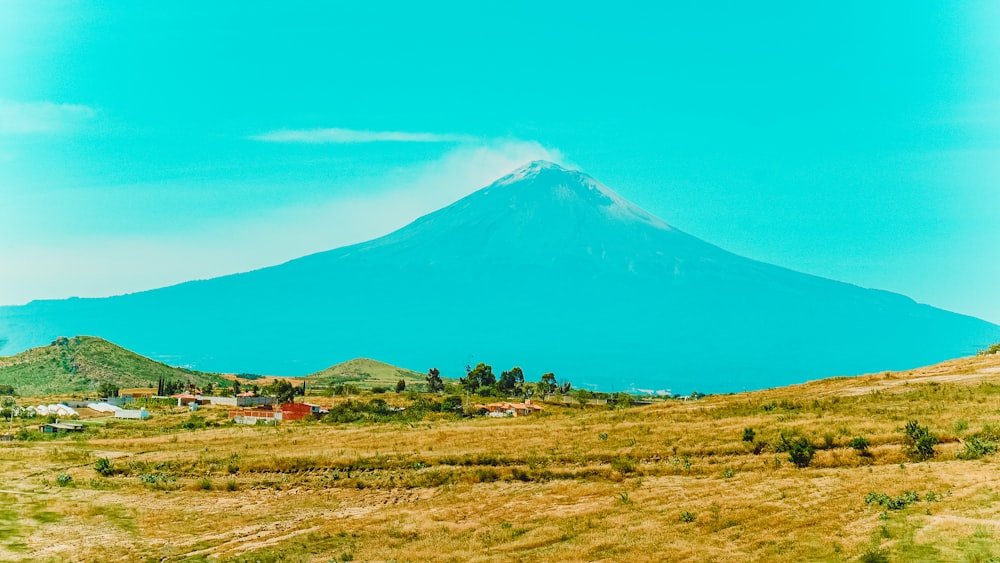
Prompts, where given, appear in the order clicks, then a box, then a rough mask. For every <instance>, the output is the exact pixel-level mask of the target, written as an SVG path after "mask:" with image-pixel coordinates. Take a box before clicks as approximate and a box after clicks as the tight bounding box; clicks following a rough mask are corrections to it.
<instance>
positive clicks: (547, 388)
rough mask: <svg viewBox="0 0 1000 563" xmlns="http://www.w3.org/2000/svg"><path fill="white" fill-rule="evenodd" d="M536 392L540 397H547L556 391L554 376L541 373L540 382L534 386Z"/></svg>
mask: <svg viewBox="0 0 1000 563" xmlns="http://www.w3.org/2000/svg"><path fill="white" fill-rule="evenodd" d="M535 388H536V389H538V392H539V393H541V394H542V395H548V394H549V393H553V392H555V390H556V374H554V373H551V372H550V373H543V374H542V380H541V381H539V382H538V384H537V385H535Z"/></svg>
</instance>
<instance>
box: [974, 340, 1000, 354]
mask: <svg viewBox="0 0 1000 563" xmlns="http://www.w3.org/2000/svg"><path fill="white" fill-rule="evenodd" d="M990 354H1000V342H997V343H996V344H991V345H990V346H989V347H988V348H986V349H985V350H980V351H979V355H980V356H988V355H990Z"/></svg>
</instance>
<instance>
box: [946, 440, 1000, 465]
mask: <svg viewBox="0 0 1000 563" xmlns="http://www.w3.org/2000/svg"><path fill="white" fill-rule="evenodd" d="M963 445H964V446H965V448H964V449H963V450H962V451H960V452H958V455H957V456H956V457H958V459H979V458H981V457H983V456H984V455H990V454H995V453H997V445H996V444H995V443H993V442H990V441H988V440H983V439H981V438H979V437H978V436H973V437H971V438H969V439H968V440H966V441H965V442H963Z"/></svg>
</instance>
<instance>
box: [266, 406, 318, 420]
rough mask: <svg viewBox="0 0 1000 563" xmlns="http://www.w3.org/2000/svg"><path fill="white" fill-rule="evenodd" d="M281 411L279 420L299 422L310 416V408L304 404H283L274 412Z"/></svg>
mask: <svg viewBox="0 0 1000 563" xmlns="http://www.w3.org/2000/svg"><path fill="white" fill-rule="evenodd" d="M278 409H280V410H281V420H301V419H303V418H305V417H307V416H310V415H312V407H310V406H309V405H307V404H305V403H285V404H283V405H280V406H276V407H275V410H278Z"/></svg>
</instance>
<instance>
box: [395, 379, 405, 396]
mask: <svg viewBox="0 0 1000 563" xmlns="http://www.w3.org/2000/svg"><path fill="white" fill-rule="evenodd" d="M403 391H406V381H403V380H402V379H400V380H399V381H397V382H396V392H397V393H402V392H403Z"/></svg>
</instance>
